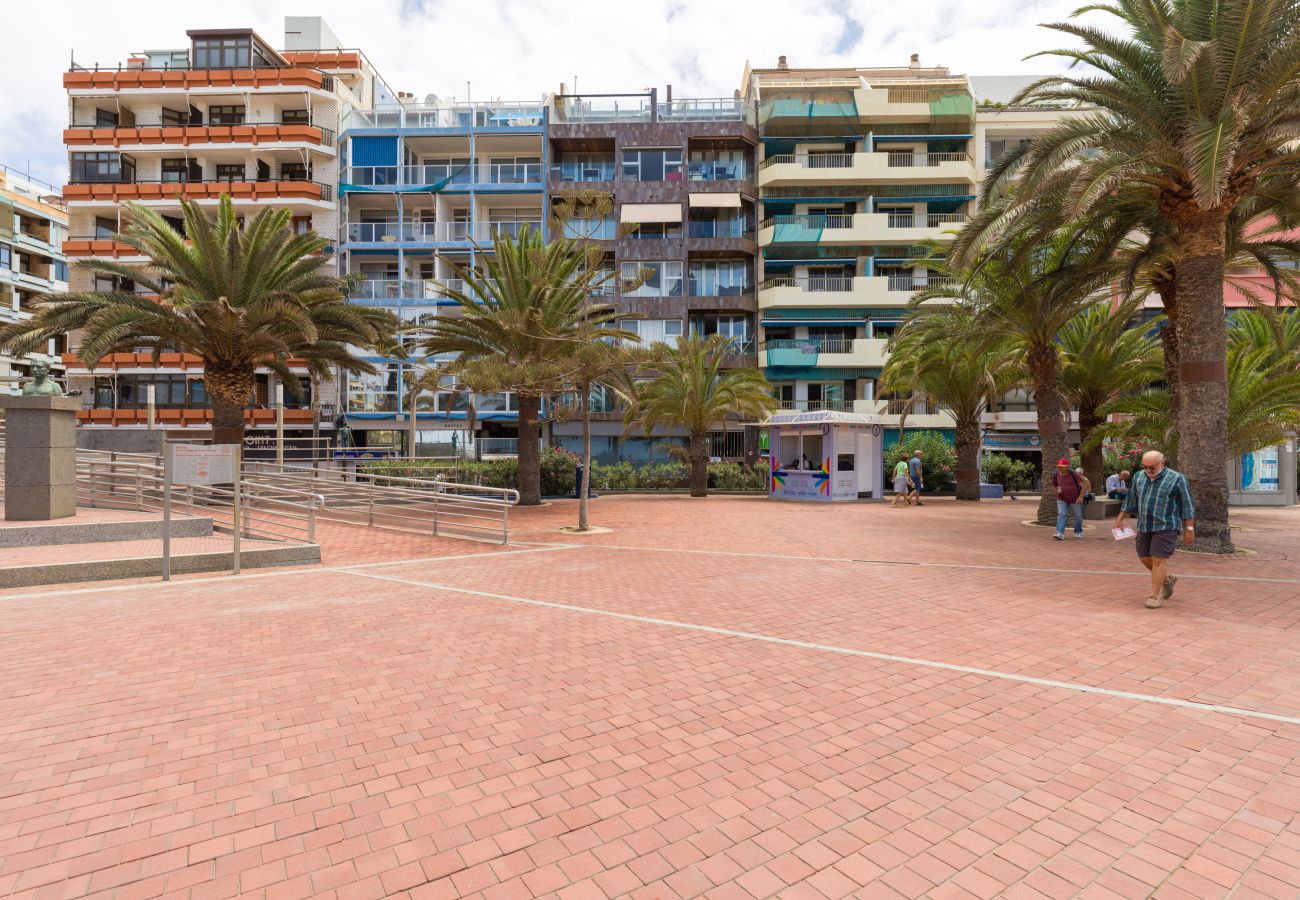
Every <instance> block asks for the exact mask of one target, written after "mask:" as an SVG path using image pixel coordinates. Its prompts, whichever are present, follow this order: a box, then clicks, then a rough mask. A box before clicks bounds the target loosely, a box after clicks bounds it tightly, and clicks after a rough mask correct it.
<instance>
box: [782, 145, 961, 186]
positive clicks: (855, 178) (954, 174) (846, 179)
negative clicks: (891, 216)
mask: <svg viewBox="0 0 1300 900" xmlns="http://www.w3.org/2000/svg"><path fill="white" fill-rule="evenodd" d="M975 180H976V179H975V161H974V160H973V159H971V157H970V156H969V155H968V154H966V153H911V152H907V153H888V152H886V153H790V154H779V155H776V156H769V157H768V158H767V159H765V160H763V162H762V164H761V165H760V166H759V172H758V183H759V186H761V187H799V186H812V185H840V184H879V183H881V182H890V181H905V182H907V183H908V184H938V183H943V182H952V181H962V182H974V181H975Z"/></svg>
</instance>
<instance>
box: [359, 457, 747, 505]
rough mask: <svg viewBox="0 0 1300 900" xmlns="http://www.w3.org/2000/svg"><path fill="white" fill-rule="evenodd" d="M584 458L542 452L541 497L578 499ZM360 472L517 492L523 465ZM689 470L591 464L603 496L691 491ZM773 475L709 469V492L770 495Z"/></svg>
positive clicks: (442, 464) (501, 462)
mask: <svg viewBox="0 0 1300 900" xmlns="http://www.w3.org/2000/svg"><path fill="white" fill-rule="evenodd" d="M579 460H580V457H579V456H578V455H577V454H575V453H572V452H570V451H568V450H564V449H562V448H559V447H547V448H546V449H545V450H543V451H542V494H543V495H544V496H548V497H560V496H570V497H571V496H573V476H574V470H575V468H576V467H577V465H578V462H579ZM361 471H362V472H365V473H368V474H371V475H389V476H393V477H396V478H434V477H436V476H437V475H442V477H443V479H444V480H446V481H454V482H458V483H460V484H481V485H483V486H485V487H502V488H512V487H516V481H517V479H518V473H519V462H518V460H515V459H490V460H484V461H482V462H470V461H466V462H460V463H449V462H447V461H446V460H434V459H430V460H428V461H417V460H402V461H396V462H395V461H389V460H377V461H375V462H368V463H363V464H362V466H361ZM688 475H689V473H688V472H687V468H686V464H685V463H680V462H658V463H647V464H645V465H643V466H633V465H632V464H631V463H629V462H619V463H613V464H610V465H602V464H600V463H592V466H591V489H592V490H593V491H595V492H596V493H600V492H601V491H665V490H675V489H682V488H686V487H688V486H689V477H688ZM767 476H768V470H767V467H766V466H764V465H761V464H760V465H754V466H745V465H741V464H740V463H710V464H709V487H710V488H712V489H714V490H719V491H766V490H767Z"/></svg>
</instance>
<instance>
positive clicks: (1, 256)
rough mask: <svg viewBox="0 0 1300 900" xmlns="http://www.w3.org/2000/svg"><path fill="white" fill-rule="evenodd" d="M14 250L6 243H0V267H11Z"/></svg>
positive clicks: (12, 265)
mask: <svg viewBox="0 0 1300 900" xmlns="http://www.w3.org/2000/svg"><path fill="white" fill-rule="evenodd" d="M13 267H14V251H13V250H12V249H10V247H9V245H8V244H0V269H13Z"/></svg>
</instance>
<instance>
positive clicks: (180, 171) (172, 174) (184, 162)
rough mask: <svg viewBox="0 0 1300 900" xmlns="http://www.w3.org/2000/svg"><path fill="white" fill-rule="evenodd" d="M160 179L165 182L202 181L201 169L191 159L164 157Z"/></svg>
mask: <svg viewBox="0 0 1300 900" xmlns="http://www.w3.org/2000/svg"><path fill="white" fill-rule="evenodd" d="M162 180H163V181H166V182H181V181H202V180H203V171H202V170H201V169H200V168H199V164H198V162H196V161H195V160H192V159H164V160H163V161H162Z"/></svg>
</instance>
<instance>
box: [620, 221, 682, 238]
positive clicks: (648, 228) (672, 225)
mask: <svg viewBox="0 0 1300 900" xmlns="http://www.w3.org/2000/svg"><path fill="white" fill-rule="evenodd" d="M627 236H628V237H629V238H631V239H633V240H641V241H651V240H657V239H660V238H677V237H681V236H682V223H681V222H641V223H640V224H638V225H637V226H636V228H635V229H634V230H632V231H631V232H629V233H628V235H627Z"/></svg>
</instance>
